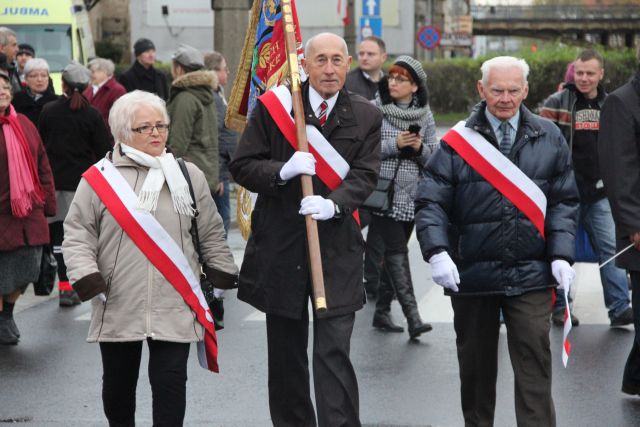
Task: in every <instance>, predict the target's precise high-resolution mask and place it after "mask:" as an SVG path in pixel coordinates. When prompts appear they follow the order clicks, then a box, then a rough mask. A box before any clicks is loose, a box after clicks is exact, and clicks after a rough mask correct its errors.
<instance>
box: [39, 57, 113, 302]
mask: <svg viewBox="0 0 640 427" xmlns="http://www.w3.org/2000/svg"><path fill="white" fill-rule="evenodd" d="M90 77H91V75H90V74H89V70H87V69H86V68H85V67H83V66H82V65H80V64H75V63H74V64H69V65H67V66H66V67H65V68H64V71H63V72H62V92H63V96H61V97H60V98H59V99H57V100H55V101H52V102H50V103H48V104H47V105H45V106H44V108H43V109H42V113H40V119H39V121H38V130H39V131H40V136H42V142H43V143H44V146H45V148H46V149H47V156H49V162H50V163H51V170H52V171H53V179H54V181H55V187H56V200H57V205H58V211H57V213H56V216H54V217H52V218H49V232H50V235H51V245H52V250H53V254H54V255H55V257H56V261H57V262H58V279H59V280H60V281H59V283H58V288H59V290H60V299H59V303H60V306H62V307H70V306H73V305H76V304H80V299H79V298H78V295H77V294H76V293H75V292H74V291H73V289H72V288H71V285H70V284H69V279H68V278H67V268H66V266H65V264H64V260H63V258H62V249H61V245H62V238H63V231H62V221H64V218H65V216H66V215H67V211H68V210H69V205H70V204H71V200H72V199H73V195H74V193H75V191H76V188H77V187H78V183H79V182H80V176H81V175H82V173H83V172H84V171H86V170H87V168H88V167H89V166H91V165H92V164H93V163H95V162H96V161H97V160H98V159H100V158H102V157H104V155H105V154H106V153H107V152H108V151H109V150H111V143H110V142H109V135H108V133H107V128H106V126H105V123H104V120H103V119H102V116H101V115H100V113H99V112H98V110H96V109H95V108H93V107H91V106H90V105H89V101H87V99H86V98H85V97H84V96H83V95H82V91H83V90H85V88H86V87H87V85H88V84H89V79H90Z"/></svg>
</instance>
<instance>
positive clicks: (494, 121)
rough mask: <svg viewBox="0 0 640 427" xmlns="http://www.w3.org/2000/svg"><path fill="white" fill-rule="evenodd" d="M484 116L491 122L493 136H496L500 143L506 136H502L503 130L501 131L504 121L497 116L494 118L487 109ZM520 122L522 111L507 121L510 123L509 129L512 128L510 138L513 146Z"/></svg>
mask: <svg viewBox="0 0 640 427" xmlns="http://www.w3.org/2000/svg"><path fill="white" fill-rule="evenodd" d="M484 115H485V117H486V118H487V120H489V124H490V125H491V129H493V134H494V135H495V136H496V138H497V139H498V143H499V142H500V141H501V140H502V138H503V136H504V135H502V129H500V125H501V124H502V121H501V120H500V119H499V118H497V117H496V116H494V115H493V114H491V112H490V111H489V110H488V109H486V108H485V110H484ZM518 120H520V110H518V112H517V113H516V114H515V116H513V117H511V118H510V119H509V120H508V121H507V123H509V128H510V132H509V138H510V139H511V143H512V144H513V142H514V140H515V138H516V130H517V129H518Z"/></svg>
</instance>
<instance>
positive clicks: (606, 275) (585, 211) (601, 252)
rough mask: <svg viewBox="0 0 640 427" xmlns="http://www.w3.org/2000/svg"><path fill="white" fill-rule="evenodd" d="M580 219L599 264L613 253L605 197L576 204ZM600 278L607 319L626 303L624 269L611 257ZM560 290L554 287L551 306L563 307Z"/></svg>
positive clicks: (627, 301)
mask: <svg viewBox="0 0 640 427" xmlns="http://www.w3.org/2000/svg"><path fill="white" fill-rule="evenodd" d="M580 222H581V223H582V225H583V227H584V229H585V230H586V232H587V235H589V240H590V241H591V245H592V246H593V250H594V252H595V253H596V254H597V255H598V262H599V263H600V264H602V263H603V262H604V261H606V260H608V259H609V258H611V257H612V256H613V255H614V254H615V253H616V238H615V224H614V223H613V216H612V215H611V207H610V206H609V201H608V200H607V199H606V198H604V199H600V200H598V201H597V202H595V203H581V204H580ZM600 281H601V282H602V290H603V294H604V304H605V305H606V306H607V309H609V319H612V318H613V317H615V316H619V315H621V314H622V312H624V311H625V310H626V309H627V307H629V285H628V282H627V273H626V271H625V270H623V269H621V268H618V267H616V265H615V262H614V261H612V262H610V263H609V264H607V265H605V266H604V267H603V268H601V269H600ZM564 305H565V304H564V294H563V291H561V290H559V291H558V299H557V301H556V305H555V307H554V309H556V310H557V309H558V308H564Z"/></svg>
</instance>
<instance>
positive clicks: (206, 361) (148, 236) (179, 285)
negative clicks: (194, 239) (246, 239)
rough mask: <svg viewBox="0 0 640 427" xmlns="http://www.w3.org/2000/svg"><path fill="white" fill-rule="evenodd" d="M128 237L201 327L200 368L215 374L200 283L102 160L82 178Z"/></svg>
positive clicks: (116, 173) (208, 317)
mask: <svg viewBox="0 0 640 427" xmlns="http://www.w3.org/2000/svg"><path fill="white" fill-rule="evenodd" d="M82 176H83V177H84V178H85V179H86V180H87V182H88V183H89V185H90V186H91V188H93V191H95V193H96V194H97V195H98V197H99V198H100V200H101V201H102V203H103V204H104V205H105V207H106V208H107V209H108V210H109V212H110V213H111V215H113V217H114V218H115V220H116V221H117V222H118V224H119V225H120V227H122V229H123V230H124V232H125V233H127V236H129V238H130V239H131V240H132V241H133V242H134V243H135V245H136V246H137V247H138V249H140V251H141V252H142V253H143V254H144V255H145V256H146V257H147V258H148V259H149V261H151V263H152V264H153V266H154V267H155V268H157V269H158V271H160V273H162V275H163V276H164V277H165V279H167V281H168V282H169V283H171V285H172V286H173V287H174V288H175V289H176V291H177V292H178V293H179V294H180V296H181V297H182V298H183V299H184V302H185V303H186V304H187V305H188V306H189V307H190V308H191V310H193V312H194V313H195V315H196V319H197V320H198V322H199V323H200V324H201V325H202V326H203V327H204V331H205V332H204V341H200V342H198V360H199V362H200V366H202V367H203V368H205V369H208V370H210V371H213V372H218V361H217V359H218V344H217V339H216V332H215V328H214V325H213V317H212V316H211V312H210V311H209V307H208V306H207V302H206V300H205V299H204V295H203V293H202V289H201V288H200V282H199V280H198V279H197V277H196V275H195V274H194V272H193V270H192V269H191V266H190V265H189V261H188V260H187V258H186V257H185V256H184V253H183V252H182V250H181V249H180V247H179V246H178V245H177V243H176V242H175V241H174V240H173V238H172V237H171V236H170V235H169V233H167V231H166V230H165V229H164V228H163V227H162V225H160V223H159V222H158V221H157V220H156V219H155V218H154V217H153V215H151V214H150V213H147V212H143V211H140V210H137V209H135V206H136V204H137V200H138V198H137V196H136V194H135V193H134V192H133V189H132V188H131V186H130V185H129V183H128V182H127V181H126V180H125V179H124V177H123V176H122V174H120V172H119V171H118V170H117V169H116V167H115V166H114V165H113V163H111V162H110V161H108V160H106V159H103V160H100V161H99V162H98V163H96V164H95V165H93V166H91V167H90V168H89V169H88V170H87V171H86V172H85V173H84V174H83V175H82Z"/></svg>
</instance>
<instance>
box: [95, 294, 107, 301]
mask: <svg viewBox="0 0 640 427" xmlns="http://www.w3.org/2000/svg"><path fill="white" fill-rule="evenodd" d="M93 298H95V299H96V301H98V302H101V303H103V304H104V303H105V302H107V296H106V295H105V294H104V292H100V293H99V294H98V295H96V296H95V297H93Z"/></svg>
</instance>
